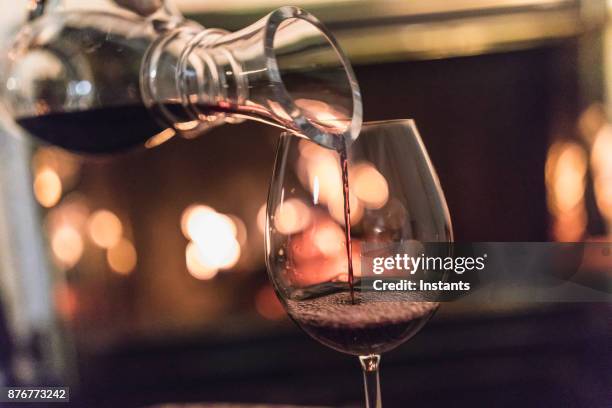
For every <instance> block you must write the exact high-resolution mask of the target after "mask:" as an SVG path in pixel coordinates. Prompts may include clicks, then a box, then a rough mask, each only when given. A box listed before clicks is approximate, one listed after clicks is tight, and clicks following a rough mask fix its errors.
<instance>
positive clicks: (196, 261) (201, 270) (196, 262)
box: [185, 242, 219, 280]
mask: <svg viewBox="0 0 612 408" xmlns="http://www.w3.org/2000/svg"><path fill="white" fill-rule="evenodd" d="M185 262H186V263H187V270H188V271H189V273H190V274H191V276H193V277H194V278H196V279H201V280H207V279H212V278H214V277H215V275H217V273H218V272H219V270H218V269H217V268H214V267H210V266H209V265H207V264H206V263H205V262H204V261H203V260H202V259H201V257H200V251H199V250H198V248H197V247H196V245H195V244H194V243H193V242H190V243H188V244H187V248H186V250H185Z"/></svg>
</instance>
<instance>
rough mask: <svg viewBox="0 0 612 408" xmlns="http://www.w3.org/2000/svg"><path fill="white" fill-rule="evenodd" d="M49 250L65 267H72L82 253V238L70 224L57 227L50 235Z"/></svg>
mask: <svg viewBox="0 0 612 408" xmlns="http://www.w3.org/2000/svg"><path fill="white" fill-rule="evenodd" d="M51 250H52V251H53V254H54V255H55V258H56V259H57V260H58V261H59V263H60V264H61V265H62V266H63V267H65V268H72V267H73V266H74V265H76V264H77V262H79V260H80V259H81V256H82V255H83V239H82V238H81V234H79V232H78V231H77V230H76V229H75V228H74V227H72V226H69V225H65V226H61V227H59V228H58V229H57V230H56V231H55V232H54V233H53V236H52V237H51Z"/></svg>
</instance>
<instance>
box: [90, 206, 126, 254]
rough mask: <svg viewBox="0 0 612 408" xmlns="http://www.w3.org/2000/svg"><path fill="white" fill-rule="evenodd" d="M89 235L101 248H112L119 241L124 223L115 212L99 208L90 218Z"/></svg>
mask: <svg viewBox="0 0 612 408" xmlns="http://www.w3.org/2000/svg"><path fill="white" fill-rule="evenodd" d="M88 229H89V236H90V238H91V240H92V241H93V242H94V243H95V244H96V245H98V246H99V247H101V248H111V247H113V246H115V245H117V243H118V242H119V240H120V239H121V234H122V233H123V225H122V224H121V221H120V220H119V217H117V216H116V215H115V214H114V213H113V212H111V211H109V210H98V211H96V212H94V213H93V214H92V215H91V217H90V218H89V222H88Z"/></svg>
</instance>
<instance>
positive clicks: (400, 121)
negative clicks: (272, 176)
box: [281, 118, 416, 143]
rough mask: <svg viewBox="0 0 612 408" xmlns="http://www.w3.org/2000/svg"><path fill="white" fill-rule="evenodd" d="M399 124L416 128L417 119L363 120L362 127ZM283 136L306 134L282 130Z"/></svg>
mask: <svg viewBox="0 0 612 408" xmlns="http://www.w3.org/2000/svg"><path fill="white" fill-rule="evenodd" d="M399 124H403V125H405V126H408V127H412V128H416V121H415V120H414V119H412V118H408V119H384V120H372V121H368V122H363V123H362V125H361V127H362V129H365V128H369V127H372V126H381V125H399ZM281 136H282V137H285V136H295V137H298V138H304V136H302V135H299V134H296V133H295V132H291V131H285V132H282V133H281ZM311 141H312V140H311ZM315 143H316V142H315Z"/></svg>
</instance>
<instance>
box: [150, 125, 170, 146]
mask: <svg viewBox="0 0 612 408" xmlns="http://www.w3.org/2000/svg"><path fill="white" fill-rule="evenodd" d="M174 135H176V132H175V131H174V129H172V128H167V129H164V130H162V131H161V132H159V133H158V134H156V135H155V136H152V137H151V138H150V139H149V140H147V141H146V142H145V147H146V148H147V149H152V148H154V147H157V146H159V145H160V144H162V143H164V142H166V141H168V140H170V139H172V138H173V137H174Z"/></svg>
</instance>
